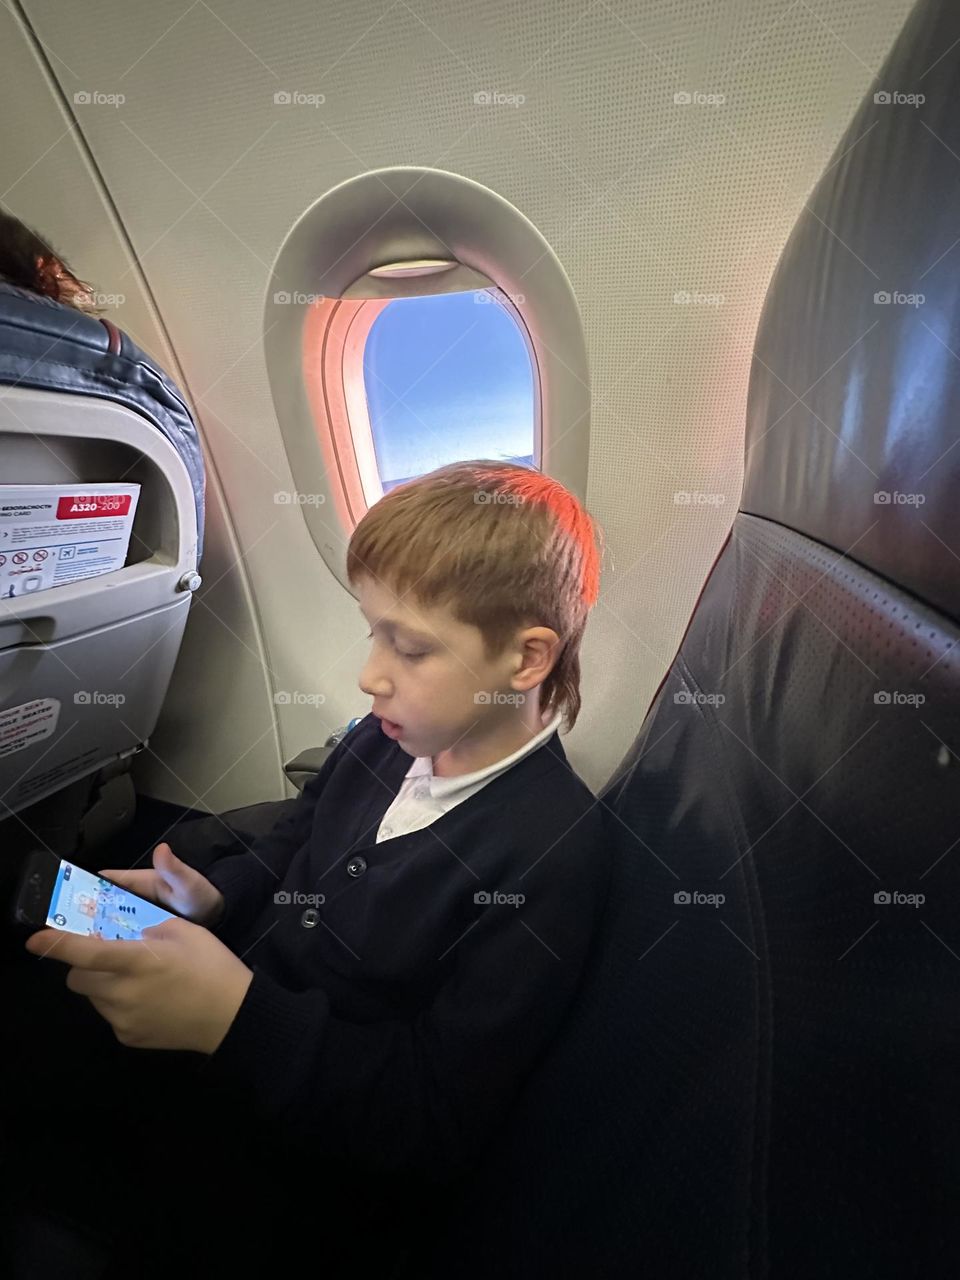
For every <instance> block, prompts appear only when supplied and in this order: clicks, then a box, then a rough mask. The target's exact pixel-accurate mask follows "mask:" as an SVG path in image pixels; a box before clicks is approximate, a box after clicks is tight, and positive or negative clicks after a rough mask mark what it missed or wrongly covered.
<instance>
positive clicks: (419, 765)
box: [407, 711, 563, 800]
mask: <svg viewBox="0 0 960 1280" xmlns="http://www.w3.org/2000/svg"><path fill="white" fill-rule="evenodd" d="M562 720H563V713H562V712H561V711H558V712H557V713H556V714H555V715H554V717H553V719H552V720H551V721H550V723H549V724H547V725H544V727H543V728H542V729H541V730H540V732H539V733H537V734H535V735H534V736H533V737H532V738H531V739H530V741H529V742H527V743H525V744H524V745H523V746H522V747H518V748H517V750H516V751H514V752H512V753H511V754H510V755H508V756H504V758H503V759H502V760H496V761H494V763H493V764H489V765H487V766H486V767H485V768H483V769H475V770H474V771H473V773H461V774H459V775H458V776H457V777H455V778H438V777H436V776H435V774H434V772H433V759H432V758H431V757H430V756H416V757H415V758H414V761H413V764H412V765H411V766H410V768H409V769H408V770H407V777H408V778H421V777H425V778H427V779H428V780H429V783H430V795H431V796H432V797H433V799H435V800H439V799H442V798H446V797H449V796H451V795H454V794H455V793H456V792H458V791H461V790H466V789H468V788H470V787H473V786H474V785H475V784H476V783H478V782H485V781H486V780H487V779H488V778H490V777H493V776H494V775H495V774H498V773H503V772H504V771H505V770H506V769H509V768H510V767H511V766H512V765H515V764H516V763H517V762H518V761H519V760H522V759H523V757H524V756H526V755H529V754H530V752H531V751H536V749H537V747H539V746H540V745H541V743H543V742H546V740H547V738H549V737H550V735H551V734H553V733H555V732H556V730H557V729H558V728H559V726H560V723H561V721H562Z"/></svg>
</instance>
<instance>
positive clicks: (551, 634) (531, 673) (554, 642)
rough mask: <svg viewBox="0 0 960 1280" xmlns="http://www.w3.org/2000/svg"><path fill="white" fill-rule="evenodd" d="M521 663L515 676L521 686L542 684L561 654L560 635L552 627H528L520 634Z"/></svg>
mask: <svg viewBox="0 0 960 1280" xmlns="http://www.w3.org/2000/svg"><path fill="white" fill-rule="evenodd" d="M520 643H521V650H520V658H519V665H518V667H517V670H516V673H515V675H514V677H513V679H514V683H516V682H517V681H518V680H519V681H520V684H519V686H518V687H519V688H521V689H533V688H535V687H536V686H537V685H539V684H542V683H543V681H544V680H546V678H547V676H548V675H549V674H550V672H551V671H552V670H553V667H554V664H555V663H556V661H557V659H558V658H559V656H560V637H559V636H558V635H557V633H556V632H555V631H553V630H552V629H551V628H550V627H528V628H527V629H526V630H525V631H523V632H522V633H521V635H520Z"/></svg>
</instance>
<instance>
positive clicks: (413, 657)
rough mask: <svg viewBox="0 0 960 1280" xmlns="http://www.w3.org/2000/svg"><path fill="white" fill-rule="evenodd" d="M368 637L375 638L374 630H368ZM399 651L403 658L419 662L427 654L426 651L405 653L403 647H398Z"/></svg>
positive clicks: (369, 638)
mask: <svg viewBox="0 0 960 1280" xmlns="http://www.w3.org/2000/svg"><path fill="white" fill-rule="evenodd" d="M367 639H368V640H372V639H373V632H372V631H368V632H367ZM397 653H398V654H399V655H400V657H401V658H407V659H408V660H409V661H410V662H418V661H419V660H420V659H421V658H425V657H426V656H427V655H426V653H404V652H403V650H402V649H397Z"/></svg>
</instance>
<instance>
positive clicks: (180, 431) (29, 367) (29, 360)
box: [0, 280, 205, 561]
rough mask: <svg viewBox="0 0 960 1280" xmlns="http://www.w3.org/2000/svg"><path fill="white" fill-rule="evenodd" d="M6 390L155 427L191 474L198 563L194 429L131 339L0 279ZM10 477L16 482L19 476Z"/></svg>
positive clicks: (200, 507) (1, 365)
mask: <svg viewBox="0 0 960 1280" xmlns="http://www.w3.org/2000/svg"><path fill="white" fill-rule="evenodd" d="M2 386H20V387H35V388H37V389H39V390H42V391H59V392H65V393H72V394H75V395H86V396H98V397H100V398H101V399H104V400H113V401H116V402H117V403H118V404H122V405H125V406H126V407H127V408H129V409H132V410H134V412H136V413H139V414H140V415H141V416H142V417H144V418H146V419H147V420H148V421H149V422H151V423H152V424H153V425H154V426H155V427H156V428H157V430H158V431H160V432H161V433H162V434H163V435H164V436H166V438H167V439H168V440H169V441H170V443H171V444H172V445H173V446H174V448H175V449H176V450H177V452H178V453H179V455H180V457H181V458H182V459H183V462H184V465H185V466H186V468H187V472H188V473H189V476H190V482H191V485H192V486H193V493H194V503H195V506H196V513H197V560H198V561H199V559H200V556H201V555H202V553H203V535H204V487H205V469H204V459H203V451H202V449H201V446H200V438H199V435H198V433H197V428H196V424H195V423H194V421H193V417H192V415H191V413H190V410H189V409H188V408H187V405H186V403H185V401H184V399H183V396H182V394H181V392H180V391H179V389H178V388H177V386H176V385H175V384H174V382H173V381H172V380H171V379H170V378H169V377H168V376H167V374H166V373H165V372H164V371H163V370H162V369H161V368H160V367H159V365H157V364H156V363H155V362H154V361H153V360H152V359H151V358H150V356H148V355H147V354H146V352H144V351H141V349H140V348H139V347H138V346H137V345H136V343H134V342H132V341H131V340H130V338H129V337H128V336H127V334H125V333H123V332H122V331H121V330H118V329H117V328H115V327H114V326H113V325H108V324H107V323H106V322H102V321H100V320H98V319H97V318H96V317H95V316H89V315H85V314H84V313H83V312H81V311H77V310H76V309H75V308H73V307H69V306H65V305H64V304H63V303H60V302H55V301H54V300H53V299H52V298H45V297H41V296H39V295H37V294H34V293H29V292H28V291H27V290H25V289H19V288H17V287H16V286H14V285H11V284H7V283H6V282H5V281H2V280H0V387H2ZM103 478H104V479H110V478H111V477H108V476H105V477H103ZM4 479H5V481H6V482H8V483H10V482H12V480H13V479H15V477H9V476H5V477H4Z"/></svg>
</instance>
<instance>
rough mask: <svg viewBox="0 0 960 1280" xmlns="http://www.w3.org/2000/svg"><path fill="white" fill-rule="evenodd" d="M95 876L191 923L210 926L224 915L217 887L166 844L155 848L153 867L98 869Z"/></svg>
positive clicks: (221, 897)
mask: <svg viewBox="0 0 960 1280" xmlns="http://www.w3.org/2000/svg"><path fill="white" fill-rule="evenodd" d="M97 875H101V876H104V877H105V878H106V879H107V880H112V881H113V882H114V883H115V884H118V885H120V887H121V888H122V889H129V890H130V892H131V893H136V894H138V895H139V897H141V898H146V899H148V901H150V902H155V903H156V904H157V905H158V906H160V907H167V908H168V909H169V910H170V911H176V912H177V914H178V915H181V916H184V917H186V919H187V920H192V921H193V922H194V924H203V925H206V926H207V928H210V927H212V926H213V925H215V924H216V923H217V921H218V920H219V919H220V917H221V916H222V915H223V894H222V893H221V892H220V890H219V889H217V888H216V887H215V886H214V885H212V884H211V883H210V881H209V880H208V879H207V877H206V876H205V875H201V873H200V872H199V871H196V870H194V868H193V867H188V866H187V864H186V863H185V862H181V861H180V859H179V858H178V857H177V855H176V854H175V853H174V852H173V850H172V849H171V848H170V846H169V845H168V844H158V845H157V847H156V848H155V849H154V851H153V869H152V870H151V869H149V868H147V867H144V868H142V869H141V870H138V871H122V870H121V871H98V872H97Z"/></svg>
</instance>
